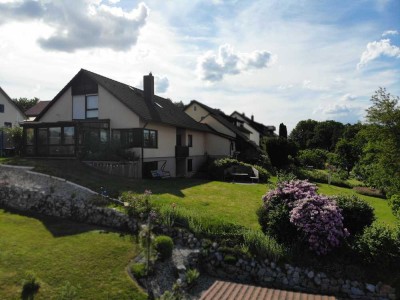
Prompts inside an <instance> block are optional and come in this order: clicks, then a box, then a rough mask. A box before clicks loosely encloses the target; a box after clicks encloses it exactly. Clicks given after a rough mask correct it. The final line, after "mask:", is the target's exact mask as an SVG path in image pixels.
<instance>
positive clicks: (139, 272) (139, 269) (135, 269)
mask: <svg viewBox="0 0 400 300" xmlns="http://www.w3.org/2000/svg"><path fill="white" fill-rule="evenodd" d="M131 272H132V274H133V276H135V278H137V279H140V278H143V277H145V276H146V264H144V263H134V264H133V265H132V266H131Z"/></svg>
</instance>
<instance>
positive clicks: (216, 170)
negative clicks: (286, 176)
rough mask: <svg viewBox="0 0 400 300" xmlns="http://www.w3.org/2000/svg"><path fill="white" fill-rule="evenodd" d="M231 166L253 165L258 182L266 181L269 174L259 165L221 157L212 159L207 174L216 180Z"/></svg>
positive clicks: (221, 177) (220, 178) (222, 177)
mask: <svg viewBox="0 0 400 300" xmlns="http://www.w3.org/2000/svg"><path fill="white" fill-rule="evenodd" d="M232 166H243V167H249V168H251V167H254V168H255V169H257V170H258V173H259V178H260V182H267V181H268V180H269V178H270V174H269V173H268V171H267V170H266V169H264V168H263V167H261V166H257V165H251V164H247V163H244V162H241V161H238V160H237V159H233V158H221V159H217V160H214V161H212V162H211V163H210V164H209V166H208V174H209V175H210V176H211V177H212V178H214V179H217V180H223V179H224V171H225V169H228V168H230V167H232Z"/></svg>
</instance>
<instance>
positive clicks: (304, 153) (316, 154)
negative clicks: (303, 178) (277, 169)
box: [297, 149, 328, 169]
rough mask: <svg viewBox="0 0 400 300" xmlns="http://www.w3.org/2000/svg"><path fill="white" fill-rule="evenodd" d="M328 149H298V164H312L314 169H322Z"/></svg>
mask: <svg viewBox="0 0 400 300" xmlns="http://www.w3.org/2000/svg"><path fill="white" fill-rule="evenodd" d="M327 153H328V151H326V150H322V149H305V150H300V151H299V154H298V156H297V159H298V160H299V162H300V164H301V165H302V166H304V167H307V166H312V167H314V168H316V169H323V168H324V167H325V162H326V160H327Z"/></svg>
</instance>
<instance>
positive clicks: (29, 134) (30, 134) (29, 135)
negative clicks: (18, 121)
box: [26, 128, 35, 145]
mask: <svg viewBox="0 0 400 300" xmlns="http://www.w3.org/2000/svg"><path fill="white" fill-rule="evenodd" d="M34 143H35V131H34V129H33V128H27V129H26V144H27V145H33V144H34Z"/></svg>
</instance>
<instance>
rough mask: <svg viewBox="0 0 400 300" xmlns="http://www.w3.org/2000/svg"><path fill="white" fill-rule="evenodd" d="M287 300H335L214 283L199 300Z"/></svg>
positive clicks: (244, 285)
mask: <svg viewBox="0 0 400 300" xmlns="http://www.w3.org/2000/svg"><path fill="white" fill-rule="evenodd" d="M222 299H225V300H229V299H236V300H244V299H246V300H289V299H307V300H314V299H319V300H336V299H337V298H336V297H334V296H324V295H314V294H307V293H304V292H292V291H285V290H278V289H271V288H266V287H258V286H253V285H247V284H240V283H233V282H226V281H219V280H217V281H215V282H214V284H213V285H212V286H211V287H210V288H209V289H208V290H207V291H206V292H204V293H203V295H202V296H201V298H200V300H222Z"/></svg>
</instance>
